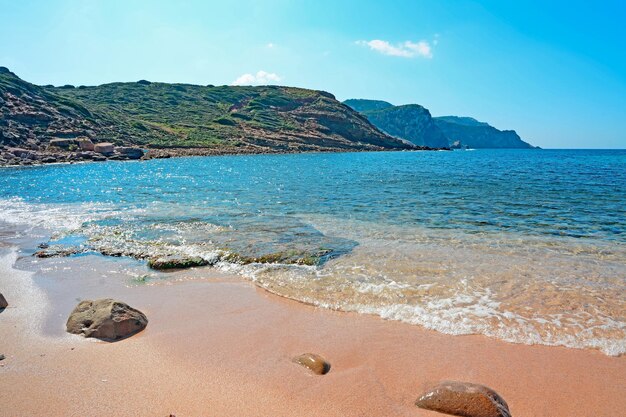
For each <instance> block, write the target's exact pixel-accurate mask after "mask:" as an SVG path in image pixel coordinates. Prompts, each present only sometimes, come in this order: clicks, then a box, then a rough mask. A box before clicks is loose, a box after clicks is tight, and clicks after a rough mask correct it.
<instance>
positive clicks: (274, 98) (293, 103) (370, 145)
mask: <svg viewBox="0 0 626 417" xmlns="http://www.w3.org/2000/svg"><path fill="white" fill-rule="evenodd" d="M79 137H81V138H88V139H91V140H93V141H94V142H103V141H106V142H112V143H114V144H116V145H126V146H129V145H137V146H142V147H148V148H170V147H182V148H215V149H222V148H228V149H237V148H238V147H241V148H245V149H246V150H247V152H249V151H250V150H252V151H254V149H257V150H258V151H259V152H266V151H288V152H289V151H315V150H320V151H326V150H379V149H411V148H412V146H411V145H409V144H407V143H406V142H405V141H402V140H400V139H397V138H393V137H390V136H388V135H386V134H384V133H382V132H381V131H379V130H378V129H376V128H375V127H374V126H373V125H372V124H371V123H370V122H369V121H368V120H367V119H366V118H365V117H363V116H361V115H360V114H358V113H357V112H355V111H353V110H352V109H351V108H349V107H348V106H345V105H343V104H341V103H340V102H338V101H337V100H335V98H334V97H333V96H332V95H331V94H329V93H326V92H322V91H314V90H305V89H300V88H292V87H278V86H260V87H234V86H221V87H214V86H198V85H189V84H166V83H151V82H148V81H139V82H135V83H112V84H105V85H101V86H95V87H85V86H80V87H73V86H64V87H53V86H45V87H42V86H36V85H33V84H30V83H28V82H26V81H23V80H21V79H20V78H19V77H17V76H16V75H15V74H13V73H12V72H10V71H9V70H8V69H6V68H4V67H0V145H5V146H13V147H15V146H21V147H27V148H29V149H40V148H42V147H45V146H47V144H48V143H49V142H50V140H52V139H55V138H69V139H74V138H79Z"/></svg>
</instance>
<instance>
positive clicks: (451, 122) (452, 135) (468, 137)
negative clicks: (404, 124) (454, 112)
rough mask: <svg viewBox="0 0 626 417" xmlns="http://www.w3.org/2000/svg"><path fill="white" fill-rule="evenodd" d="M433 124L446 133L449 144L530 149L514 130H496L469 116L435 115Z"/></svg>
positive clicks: (471, 146)
mask: <svg viewBox="0 0 626 417" xmlns="http://www.w3.org/2000/svg"><path fill="white" fill-rule="evenodd" d="M434 120H435V124H436V125H437V127H439V129H441V131H442V132H443V133H444V134H445V135H446V137H447V138H448V140H449V142H450V146H453V147H456V146H464V147H468V148H472V149H481V148H507V149H532V148H534V146H532V145H531V144H529V143H527V142H524V141H523V140H522V138H520V137H519V135H518V134H517V132H515V131H514V130H498V129H496V128H495V127H493V126H491V125H489V124H488V123H484V122H479V121H478V120H476V119H473V118H471V117H457V116H443V117H435V118H434Z"/></svg>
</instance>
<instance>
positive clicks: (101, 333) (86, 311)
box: [66, 298, 148, 340]
mask: <svg viewBox="0 0 626 417" xmlns="http://www.w3.org/2000/svg"><path fill="white" fill-rule="evenodd" d="M147 325H148V318H147V317H146V316H145V314H143V313H142V312H141V311H139V310H136V309H134V308H132V307H130V306H129V305H128V304H126V303H122V302H121V301H116V300H113V299H111V298H104V299H99V300H85V301H81V302H80V303H79V304H78V305H77V306H76V308H74V310H73V311H72V313H71V314H70V317H69V318H68V319H67V324H66V328H67V331H68V333H73V334H81V335H83V336H85V337H95V338H97V339H103V340H117V339H122V338H125V337H128V336H131V335H133V334H135V333H137V332H140V331H142V330H143V329H145V327H146V326H147Z"/></svg>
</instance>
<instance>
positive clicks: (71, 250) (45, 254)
mask: <svg viewBox="0 0 626 417" xmlns="http://www.w3.org/2000/svg"><path fill="white" fill-rule="evenodd" d="M82 251H84V249H83V248H79V247H68V246H61V245H50V246H48V245H46V246H45V247H41V250H38V251H37V252H35V253H33V256H36V257H37V258H61V257H65V256H71V255H75V254H77V253H80V252H82Z"/></svg>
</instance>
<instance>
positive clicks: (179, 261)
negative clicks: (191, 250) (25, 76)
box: [148, 256, 209, 270]
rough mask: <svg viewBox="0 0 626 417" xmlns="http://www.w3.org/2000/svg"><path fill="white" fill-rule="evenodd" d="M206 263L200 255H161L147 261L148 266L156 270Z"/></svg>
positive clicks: (190, 266) (189, 266) (203, 264)
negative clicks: (188, 256)
mask: <svg viewBox="0 0 626 417" xmlns="http://www.w3.org/2000/svg"><path fill="white" fill-rule="evenodd" d="M208 264H209V262H208V261H206V260H205V259H202V258H200V257H191V258H186V257H183V256H163V257H160V258H155V259H150V260H149V261H148V266H149V267H150V268H152V269H158V270H163V269H183V268H192V267H194V266H205V265H208Z"/></svg>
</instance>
